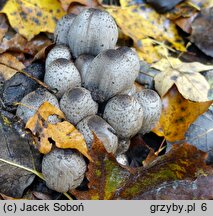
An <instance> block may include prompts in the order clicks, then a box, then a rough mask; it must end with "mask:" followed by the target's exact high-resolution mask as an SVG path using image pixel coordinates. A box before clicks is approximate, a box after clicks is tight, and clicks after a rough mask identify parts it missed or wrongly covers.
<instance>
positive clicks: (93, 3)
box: [60, 0, 99, 11]
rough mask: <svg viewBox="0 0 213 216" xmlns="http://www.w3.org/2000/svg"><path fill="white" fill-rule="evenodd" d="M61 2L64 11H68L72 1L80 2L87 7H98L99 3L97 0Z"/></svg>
mask: <svg viewBox="0 0 213 216" xmlns="http://www.w3.org/2000/svg"><path fill="white" fill-rule="evenodd" d="M60 2H61V6H62V8H63V9H64V11H67V10H68V9H69V6H70V5H71V4H72V3H78V4H81V5H85V6H87V7H96V6H97V5H99V4H98V1H96V0H60Z"/></svg>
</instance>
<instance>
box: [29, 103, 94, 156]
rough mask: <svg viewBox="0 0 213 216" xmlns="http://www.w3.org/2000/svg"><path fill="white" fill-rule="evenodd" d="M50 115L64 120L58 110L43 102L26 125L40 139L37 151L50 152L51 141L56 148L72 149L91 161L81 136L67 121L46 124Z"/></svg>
mask: <svg viewBox="0 0 213 216" xmlns="http://www.w3.org/2000/svg"><path fill="white" fill-rule="evenodd" d="M50 115H56V116H58V117H59V118H61V119H65V116H64V114H63V113H62V112H61V111H60V110H59V109H57V108H56V107H54V106H53V105H52V104H50V103H48V102H44V103H43V104H42V105H41V106H40V107H39V109H38V110H37V112H36V114H35V115H34V116H33V117H31V118H30V119H29V120H28V122H27V124H26V128H28V129H30V130H31V131H32V133H33V134H34V135H35V136H36V137H39V139H40V140H39V141H38V143H37V147H38V149H39V151H40V152H41V153H43V154H47V153H48V152H50V150H51V148H52V143H51V141H52V142H55V145H56V146H57V147H58V148H74V149H77V150H78V151H79V152H81V153H82V154H83V155H84V156H86V157H87V158H88V159H91V157H90V156H89V154H88V149H87V144H86V142H85V140H84V137H83V135H82V134H81V133H80V132H79V131H78V130H77V129H76V128H75V127H74V126H73V125H72V124H70V123H69V122H67V121H63V122H59V123H56V124H50V123H49V122H48V117H49V116H50Z"/></svg>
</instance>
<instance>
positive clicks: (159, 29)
mask: <svg viewBox="0 0 213 216" xmlns="http://www.w3.org/2000/svg"><path fill="white" fill-rule="evenodd" d="M106 10H107V11H108V12H109V13H110V14H111V15H112V16H113V17H114V19H115V21H116V22H117V24H118V26H119V27H120V28H121V31H122V32H123V33H124V34H126V35H127V36H129V37H130V38H132V39H133V41H134V44H135V48H136V49H137V50H139V51H140V52H142V53H144V54H143V56H142V57H143V58H144V60H146V61H148V62H149V63H152V62H154V61H156V60H159V57H158V56H160V54H159V53H158V52H157V51H158V50H156V49H155V46H156V43H157V45H159V44H160V45H161V46H163V47H164V49H167V46H165V44H166V43H169V44H171V47H173V48H175V49H176V50H179V51H185V47H184V45H183V44H184V43H183V39H182V38H181V37H180V36H179V34H178V32H177V29H176V26H175V24H173V23H172V22H171V21H170V20H169V19H167V18H166V17H165V16H163V15H160V14H158V13H157V12H156V11H155V10H154V9H152V8H151V7H149V6H148V5H145V4H141V5H140V6H138V5H137V6H136V5H131V6H128V7H113V6H110V7H106ZM145 39H148V41H147V40H145ZM144 40H145V42H146V43H145V45H143V42H144ZM151 41H152V43H150V42H151ZM164 43H165V44H164ZM148 47H149V48H148ZM140 52H139V55H140ZM152 52H154V53H155V54H153V53H152ZM149 55H152V56H154V59H153V60H152V59H151V58H150V57H149Z"/></svg>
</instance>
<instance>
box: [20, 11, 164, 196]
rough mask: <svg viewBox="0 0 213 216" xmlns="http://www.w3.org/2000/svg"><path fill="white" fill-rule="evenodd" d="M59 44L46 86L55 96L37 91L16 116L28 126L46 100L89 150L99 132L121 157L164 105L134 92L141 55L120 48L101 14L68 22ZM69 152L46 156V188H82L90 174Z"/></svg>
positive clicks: (59, 30)
mask: <svg viewBox="0 0 213 216" xmlns="http://www.w3.org/2000/svg"><path fill="white" fill-rule="evenodd" d="M54 39H55V43H56V45H55V47H54V48H53V49H52V50H51V51H50V52H49V53H48V56H47V59H46V65H45V76H44V82H45V83H46V84H47V85H48V86H49V87H50V88H51V89H53V90H55V91H56V93H55V95H53V94H51V93H49V92H47V91H46V90H42V92H41V90H39V91H40V92H38V90H36V91H35V92H32V93H30V94H28V95H26V96H25V97H24V98H23V99H22V101H21V104H22V103H23V104H25V105H27V106H25V107H23V106H21V105H20V106H19V107H18V109H17V115H18V116H19V117H20V118H22V119H23V120H24V121H25V122H26V121H27V120H28V119H29V118H30V117H31V116H32V115H33V114H34V112H35V110H36V109H37V108H38V106H39V105H41V104H42V103H43V102H44V101H45V100H47V101H49V102H51V103H53V104H54V105H55V106H57V107H60V109H61V110H62V111H63V112H64V114H65V116H66V118H67V120H68V121H69V122H71V123H72V124H73V125H75V126H76V127H77V129H78V130H79V131H80V132H81V133H82V134H83V136H84V137H85V140H86V143H87V145H88V148H89V149H90V148H91V145H92V141H93V132H94V133H95V134H96V135H97V137H98V138H99V139H100V140H101V141H102V143H103V145H104V147H105V149H106V151H107V152H109V153H112V154H114V155H115V156H118V157H120V155H121V154H123V153H124V152H125V151H127V150H128V148H129V145H130V139H131V138H132V137H133V136H134V135H136V134H137V133H141V134H144V133H147V132H149V131H150V130H151V129H152V128H153V127H154V125H155V123H156V122H157V121H158V119H159V117H160V112H161V100H160V97H159V96H158V94H157V93H156V92H155V91H153V90H149V89H146V90H141V91H139V92H138V91H137V89H136V87H135V80H136V78H137V76H138V73H139V69H140V62H139V58H138V56H137V53H136V52H135V51H134V50H133V49H132V48H129V47H116V43H117V39H118V29H117V25H116V23H115V21H114V19H113V18H112V17H111V16H110V14H109V13H107V12H106V11H102V10H99V9H91V8H90V9H86V10H84V11H82V12H81V13H80V14H79V15H77V16H76V15H66V16H64V17H63V18H62V19H61V20H60V21H59V22H58V24H57V27H56V30H55V34H54ZM38 93H39V94H40V93H42V94H41V95H40V96H39V95H38ZM32 100H33V101H34V102H32ZM30 106H33V107H34V108H35V109H33V110H31V109H30V108H29V107H30ZM66 151H67V152H68V150H63V151H62V150H60V151H59V150H57V149H55V150H53V151H52V152H51V153H49V154H47V155H45V156H44V159H43V164H42V165H43V166H42V172H43V173H44V177H45V179H46V181H47V185H48V186H49V187H50V188H52V189H54V190H56V191H60V192H66V191H67V190H69V189H73V188H75V187H77V186H79V185H80V184H81V182H82V180H83V176H84V172H85V171H86V168H85V162H83V160H84V159H83V157H82V156H81V155H80V154H79V153H77V152H75V151H72V152H71V154H70V155H68V154H69V153H70V152H68V153H66ZM62 160H63V161H64V160H67V162H62ZM75 160H76V161H75ZM59 163H61V166H59ZM73 166H74V168H75V169H73ZM52 172H55V174H54V176H53V173H52ZM66 173H67V174H66ZM78 173H79V176H78ZM57 175H58V177H57ZM66 176H67V178H68V177H69V178H70V179H69V180H67V179H66ZM53 178H54V181H53ZM57 178H58V179H60V178H61V179H62V181H61V182H60V181H59V180H57Z"/></svg>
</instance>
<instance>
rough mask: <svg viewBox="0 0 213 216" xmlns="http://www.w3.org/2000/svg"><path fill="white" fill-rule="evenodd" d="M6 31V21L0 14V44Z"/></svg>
mask: <svg viewBox="0 0 213 216" xmlns="http://www.w3.org/2000/svg"><path fill="white" fill-rule="evenodd" d="M7 30H8V23H7V19H6V17H5V15H4V14H0V42H1V41H2V38H3V37H4V35H5V33H6V32H7Z"/></svg>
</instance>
